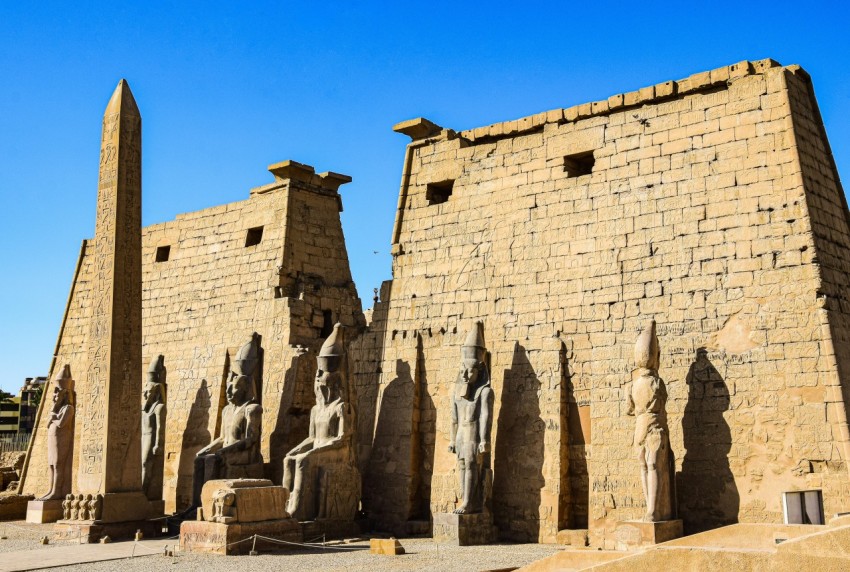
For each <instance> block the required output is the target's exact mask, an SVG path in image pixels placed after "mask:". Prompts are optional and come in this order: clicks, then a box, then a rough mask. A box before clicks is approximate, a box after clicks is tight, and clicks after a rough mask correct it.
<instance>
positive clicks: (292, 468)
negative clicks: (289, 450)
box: [283, 454, 310, 520]
mask: <svg viewBox="0 0 850 572" xmlns="http://www.w3.org/2000/svg"><path fill="white" fill-rule="evenodd" d="M309 471H310V462H309V461H308V460H307V457H306V455H303V454H302V455H295V456H292V457H285V458H284V460H283V486H285V487H287V488H288V489H289V501H288V502H287V503H286V512H288V513H289V514H290V516H292V517H294V518H297V519H299V520H305V519H306V518H307V516H309V515H302V514H301V512H302V508H303V507H302V503H303V500H304V496H305V495H306V494H309V491H305V490H304V486H305V484H306V485H308V486H309V485H310V483H305V482H304V479H305V473H307V474H309Z"/></svg>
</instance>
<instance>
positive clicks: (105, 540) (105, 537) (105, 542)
mask: <svg viewBox="0 0 850 572" xmlns="http://www.w3.org/2000/svg"><path fill="white" fill-rule="evenodd" d="M110 542H112V539H111V538H109V535H108V534H107V535H106V536H103V537H101V539H100V543H101V544H109V543H110Z"/></svg>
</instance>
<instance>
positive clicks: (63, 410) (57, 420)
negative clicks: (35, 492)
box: [39, 364, 76, 500]
mask: <svg viewBox="0 0 850 572" xmlns="http://www.w3.org/2000/svg"><path fill="white" fill-rule="evenodd" d="M75 405H76V394H75V393H74V380H73V379H72V378H71V366H70V365H67V364H66V365H65V366H64V367H63V368H62V370H61V371H60V372H58V373H57V374H56V376H54V378H53V409H51V411H50V419H49V421H48V422H47V467H48V470H49V471H50V492H48V493H47V494H46V495H44V496H43V497H41V498H40V499H39V500H58V499H63V498H65V495H67V494H68V493H70V492H71V466H72V464H73V463H72V455H73V452H74V406H75Z"/></svg>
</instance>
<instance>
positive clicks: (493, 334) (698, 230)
mask: <svg viewBox="0 0 850 572" xmlns="http://www.w3.org/2000/svg"><path fill="white" fill-rule="evenodd" d="M432 125H433V124H432ZM399 130H400V131H403V132H405V133H408V134H410V135H411V137H412V138H413V139H414V140H413V141H412V142H411V143H410V144H409V145H408V149H407V156H406V159H405V161H406V162H405V167H404V172H403V174H402V186H401V190H400V198H399V210H398V213H397V218H396V228H395V230H394V236H393V247H392V248H393V253H394V261H393V280H392V281H391V282H388V283H385V284H384V286H383V287H382V289H381V296H380V302H379V303H378V304H377V305H376V307H375V309H374V311H373V314H372V323H371V326H370V331H369V332H368V333H367V334H366V335H364V336H362V337H361V338H360V340H359V341H358V342H357V347H356V348H353V349H352V350H351V351H352V353H353V354H354V353H359V355H358V357H357V358H356V359H354V360H353V361H354V362H355V363H357V366H356V371H355V372H354V383H355V385H356V387H357V388H358V392H359V395H360V396H362V400H363V401H362V402H361V404H360V408H359V412H360V415H361V417H364V418H372V419H373V424H372V426H371V429H367V428H365V427H364V426H361V427H360V431H362V432H363V433H364V434H366V436H367V437H369V439H368V444H361V448H362V450H363V453H364V454H366V455H368V456H365V457H363V458H364V461H363V462H364V465H365V467H366V474H365V477H364V483H365V489H364V506H365V508H366V509H367V511H369V512H370V514H372V516H373V518H374V519H375V521H376V522H377V523H379V524H381V525H384V526H386V527H387V528H394V529H397V528H403V526H404V525H405V523H406V522H409V521H411V520H417V519H421V518H423V516H422V515H425V517H427V515H428V513H429V512H433V513H437V512H445V511H446V509H447V508H448V507H449V503H450V501H452V500H453V499H454V498H455V497H454V495H455V482H456V476H455V474H454V473H455V470H456V469H455V467H454V460H453V459H452V458H451V455H449V454H448V453H446V446H447V444H448V441H449V430H450V415H449V411H450V408H449V400H450V396H451V384H450V383H447V382H446V381H445V380H451V379H452V378H453V375H452V373H451V371H452V370H453V369H454V367H455V365H454V362H455V360H456V358H455V356H456V353H457V351H458V348H459V346H460V344H461V341H462V337H461V336H462V333H461V330H462V329H463V324H466V323H469V321H473V320H483V321H484V322H485V326H486V328H485V329H486V332H485V336H486V339H487V341H488V342H487V343H488V349H489V350H490V352H491V364H490V367H491V372H492V378H493V379H492V385H493V389H494V391H495V393H496V400H495V402H496V411H495V414H494V417H495V419H494V428H493V431H494V434H493V439H494V454H493V470H494V484H493V489H494V490H493V500H494V502H493V511H494V517H495V522H496V524H497V525H498V527H499V529H500V533H501V535H502V536H503V537H506V538H513V539H517V540H543V541H553V540H554V539H555V536H556V533H557V531H558V530H559V529H565V528H586V527H589V528H590V532H591V534H590V537H591V543H592V544H594V545H604V544H606V543H607V544H608V545H613V542H614V539H613V532H614V530H613V529H614V527H615V526H616V522H617V521H621V520H629V519H637V518H640V517H642V516H643V514H644V513H645V512H646V507H645V503H644V499H643V493H642V491H641V485H640V478H639V476H638V474H636V472H635V471H634V464H635V459H634V457H633V453H632V448H631V446H630V444H631V441H632V435H631V433H632V431H633V425H632V421H631V420H630V418H628V417H627V416H626V414H625V413H626V411H625V408H626V401H627V400H626V399H625V391H626V383H627V382H628V380H629V376H630V374H631V372H632V369H633V364H632V362H631V352H632V343H633V341H634V338H635V336H636V334H637V333H638V332H639V331H640V329H641V327H642V324H643V322H644V321H645V320H647V319H649V318H654V319H655V320H656V321H657V323H658V335H659V338H660V343H661V346H662V347H663V348H664V351H665V356H664V358H663V360H664V362H663V363H664V379H665V382H666V384H667V391H668V395H669V400H668V402H667V413H668V418H669V427H670V441H671V446H672V449H673V450H675V451H677V453H678V454H677V457H678V459H677V462H676V483H677V487H678V501H679V511H680V517H681V518H683V520H684V523H685V530H686V532H693V531H697V530H703V529H706V528H710V527H714V526H718V525H721V524H724V523H731V522H736V521H741V522H774V523H775V522H781V520H782V514H781V500H780V499H781V497H780V493H781V492H782V491H784V490H793V489H809V488H818V489H822V490H823V495H824V503H825V512H826V513H827V514H830V513H834V512H836V511H840V510H846V508H847V506H848V504H850V482H848V479H847V476H848V465H847V460H848V449H847V445H848V442H850V434H848V431H847V413H846V407H847V402H848V399H850V397H849V396H848V394H850V293H848V290H847V286H846V285H847V284H850V215H848V210H847V205H846V201H845V199H844V194H843V191H842V189H841V186H840V183H839V181H838V176H837V173H836V171H835V166H834V162H833V160H832V157H831V155H830V152H829V147H828V143H827V140H826V136H825V134H824V132H823V126H822V123H821V120H820V117H819V114H818V112H817V105H816V103H815V100H814V97H813V94H812V91H811V83H810V81H809V78H808V76H807V75H806V74H805V72H803V71H802V70H801V69H800V68H799V67H798V66H788V67H781V66H779V65H778V64H777V63H776V62H773V61H771V60H763V61H758V62H740V63H738V64H735V65H733V66H727V67H724V68H719V69H717V70H712V71H710V72H704V73H700V74H694V75H692V76H690V77H688V78H686V79H684V80H679V81H675V82H665V83H662V84H658V85H655V86H650V87H648V88H644V89H641V90H638V91H635V92H629V93H624V94H619V95H616V96H613V97H612V98H609V99H608V100H606V101H601V102H595V103H592V104H584V105H580V106H576V107H573V108H569V109H560V110H554V111H550V112H548V113H541V114H538V115H535V116H532V117H527V118H523V119H519V120H517V121H509V122H505V123H500V124H496V125H492V126H489V127H482V128H476V129H473V130H469V131H464V132H460V133H455V132H454V131H451V130H449V129H442V130H441V129H439V128H434V127H428V124H426V123H423V122H417V121H413V122H407V123H405V124H404V125H402V126H400V127H399ZM588 153H592V156H593V165H592V167H591V168H590V172H589V174H581V171H580V170H579V171H577V170H576V169H575V164H576V163H575V161H576V156H578V158H582V157H584V158H585V159H586V158H587V154H588ZM429 185H430V186H431V188H430V189H429ZM447 188H450V193H449V194H448V195H447V200H445V201H442V199H443V198H445V197H446V192H447V191H446V189H447ZM367 395H368V398H367V397H366V396H367ZM517 451H522V454H517V453H516V452H517Z"/></svg>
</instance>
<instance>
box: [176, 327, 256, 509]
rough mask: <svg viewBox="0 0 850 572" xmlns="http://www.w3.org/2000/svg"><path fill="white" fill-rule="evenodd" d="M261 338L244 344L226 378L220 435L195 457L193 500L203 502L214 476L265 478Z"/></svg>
mask: <svg viewBox="0 0 850 572" xmlns="http://www.w3.org/2000/svg"><path fill="white" fill-rule="evenodd" d="M259 361H260V337H259V335H257V334H256V333H254V335H253V336H252V337H251V341H250V342H248V343H247V344H245V345H244V346H242V348H241V349H240V350H239V353H238V354H236V359H234V360H233V366H232V368H231V371H230V374H229V375H228V379H227V405H226V406H225V407H224V410H223V411H222V412H221V434H220V435H219V437H218V438H217V439H215V440H214V441H213V442H212V443H210V444H209V445H207V446H206V447H204V448H203V449H201V450H200V451H198V454H197V456H196V457H195V467H194V480H193V482H192V485H193V486H192V503H193V505H194V506H200V505H201V491H202V490H203V486H204V483H205V482H207V481H209V480H212V479H238V478H262V477H263V457H262V454H261V453H260V432H261V429H262V416H263V408H262V406H261V405H260V404H259V403H258V402H257V389H256V387H257V383H256V377H255V376H256V372H257V366H258V365H259Z"/></svg>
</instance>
